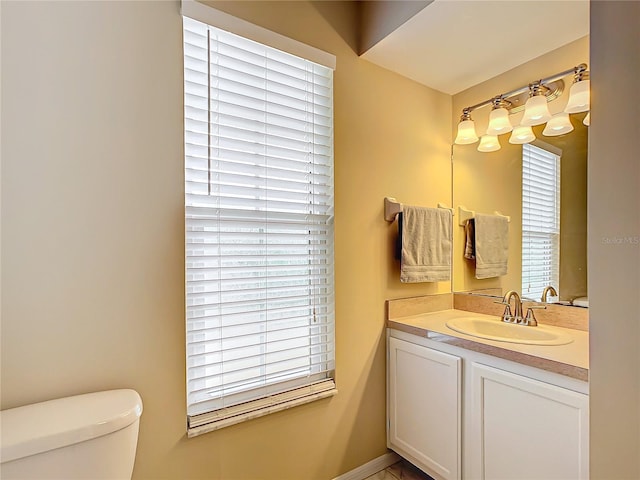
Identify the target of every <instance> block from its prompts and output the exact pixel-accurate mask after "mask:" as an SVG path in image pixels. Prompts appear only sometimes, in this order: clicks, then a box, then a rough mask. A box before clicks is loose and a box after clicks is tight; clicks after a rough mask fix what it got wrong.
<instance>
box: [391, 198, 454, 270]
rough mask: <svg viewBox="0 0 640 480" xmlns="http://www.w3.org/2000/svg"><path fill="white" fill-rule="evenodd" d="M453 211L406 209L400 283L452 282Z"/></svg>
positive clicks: (403, 222)
mask: <svg viewBox="0 0 640 480" xmlns="http://www.w3.org/2000/svg"><path fill="white" fill-rule="evenodd" d="M452 223H453V222H452V216H451V210H448V209H445V208H423V207H411V206H404V207H403V210H402V254H401V259H400V281H401V282H405V283H416V282H441V281H445V280H450V279H451V237H452V230H451V226H452Z"/></svg>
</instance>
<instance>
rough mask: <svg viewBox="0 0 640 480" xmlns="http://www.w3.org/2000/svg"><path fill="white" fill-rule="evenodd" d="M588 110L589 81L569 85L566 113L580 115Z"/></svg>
mask: <svg viewBox="0 0 640 480" xmlns="http://www.w3.org/2000/svg"><path fill="white" fill-rule="evenodd" d="M587 110H589V80H581V81H579V82H576V83H574V84H573V85H571V90H569V101H568V102H567V106H566V107H565V108H564V111H565V112H566V113H580V112H586V111H587Z"/></svg>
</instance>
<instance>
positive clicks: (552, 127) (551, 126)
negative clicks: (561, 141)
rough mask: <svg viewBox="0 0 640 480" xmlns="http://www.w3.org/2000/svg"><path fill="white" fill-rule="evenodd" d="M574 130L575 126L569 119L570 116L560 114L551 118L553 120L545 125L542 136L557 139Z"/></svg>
mask: <svg viewBox="0 0 640 480" xmlns="http://www.w3.org/2000/svg"><path fill="white" fill-rule="evenodd" d="M572 130H573V125H572V124H571V120H570V119H569V114H568V113H564V112H560V113H556V114H555V115H554V116H553V117H551V120H549V121H548V122H547V124H546V125H545V127H544V130H543V131H542V134H543V135H545V136H547V137H557V136H558V135H564V134H565V133H569V132H570V131H572Z"/></svg>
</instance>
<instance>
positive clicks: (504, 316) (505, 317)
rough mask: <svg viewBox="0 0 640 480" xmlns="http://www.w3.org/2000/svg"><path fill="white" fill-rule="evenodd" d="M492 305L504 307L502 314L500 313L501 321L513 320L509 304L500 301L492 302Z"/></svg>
mask: <svg viewBox="0 0 640 480" xmlns="http://www.w3.org/2000/svg"><path fill="white" fill-rule="evenodd" d="M493 303H497V304H498V305H506V306H505V307H504V312H502V321H503V322H513V320H514V318H513V314H512V313H511V305H510V304H509V302H505V301H504V300H501V301H499V302H493Z"/></svg>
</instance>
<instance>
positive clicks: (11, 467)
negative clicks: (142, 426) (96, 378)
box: [0, 389, 142, 480]
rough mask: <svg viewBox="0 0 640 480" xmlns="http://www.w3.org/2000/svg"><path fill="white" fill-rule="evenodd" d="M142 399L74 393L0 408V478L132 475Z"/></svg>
mask: <svg viewBox="0 0 640 480" xmlns="http://www.w3.org/2000/svg"><path fill="white" fill-rule="evenodd" d="M141 415H142V399H141V398H140V395H138V393H137V392H136V391H135V390H129V389H122V390H108V391H103V392H95V393H88V394H84V395H76V396H73V397H66V398H60V399H57V400H50V401H47V402H41V403H35V404H33V405H26V406H24V407H17V408H11V409H8V410H3V411H2V412H0V429H1V430H0V433H1V435H0V478H2V480H10V479H39V480H44V479H65V480H67V479H69V480H71V479H77V480H79V479H83V480H87V479H92V480H93V479H118V480H120V479H122V480H124V479H126V480H130V479H131V474H132V473H133V464H134V461H135V455H136V446H137V443H138V427H139V423H140V416H141Z"/></svg>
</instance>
